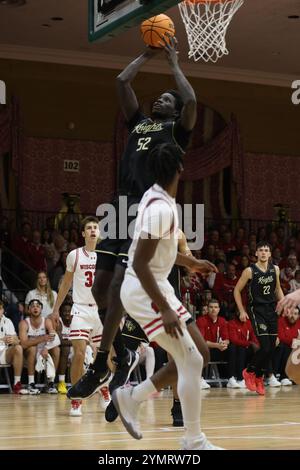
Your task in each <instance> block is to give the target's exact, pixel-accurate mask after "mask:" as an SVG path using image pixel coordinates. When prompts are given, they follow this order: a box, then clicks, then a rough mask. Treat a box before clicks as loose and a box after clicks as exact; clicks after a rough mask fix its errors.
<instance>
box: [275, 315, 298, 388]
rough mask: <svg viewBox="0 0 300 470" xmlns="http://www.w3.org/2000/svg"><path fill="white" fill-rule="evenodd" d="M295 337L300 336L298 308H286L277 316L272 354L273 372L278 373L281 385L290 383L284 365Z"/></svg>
mask: <svg viewBox="0 0 300 470" xmlns="http://www.w3.org/2000/svg"><path fill="white" fill-rule="evenodd" d="M295 338H300V319H299V309H298V308H294V309H287V312H286V314H283V315H281V316H280V317H279V320H278V337H277V346H276V349H275V354H274V361H273V362H274V372H275V374H279V375H280V377H279V380H280V381H281V385H292V382H291V381H290V380H289V379H288V378H287V375H286V373H285V366H286V363H287V360H288V358H289V355H290V353H291V351H292V343H293V340H294V339H295Z"/></svg>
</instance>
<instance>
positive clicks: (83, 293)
mask: <svg viewBox="0 0 300 470" xmlns="http://www.w3.org/2000/svg"><path fill="white" fill-rule="evenodd" d="M96 261H97V255H96V253H95V251H86V249H85V248H84V247H81V248H77V249H76V250H72V251H71V252H70V253H69V254H68V256H67V271H69V272H72V273H74V277H73V302H74V303H76V304H83V305H94V304H95V299H94V297H93V294H92V286H93V282H94V277H95V271H96Z"/></svg>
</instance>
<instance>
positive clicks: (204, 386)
mask: <svg viewBox="0 0 300 470" xmlns="http://www.w3.org/2000/svg"><path fill="white" fill-rule="evenodd" d="M208 388H210V385H209V384H208V383H207V382H206V380H204V378H203V377H201V390H206V389H208Z"/></svg>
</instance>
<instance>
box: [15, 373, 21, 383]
mask: <svg viewBox="0 0 300 470" xmlns="http://www.w3.org/2000/svg"><path fill="white" fill-rule="evenodd" d="M18 382H21V376H20V375H15V383H14V385H16V384H17V383H18Z"/></svg>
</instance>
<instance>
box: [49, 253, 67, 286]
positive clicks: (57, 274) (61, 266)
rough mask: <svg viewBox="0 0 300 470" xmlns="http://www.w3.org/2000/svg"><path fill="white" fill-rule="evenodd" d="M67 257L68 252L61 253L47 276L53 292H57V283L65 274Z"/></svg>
mask: <svg viewBox="0 0 300 470" xmlns="http://www.w3.org/2000/svg"><path fill="white" fill-rule="evenodd" d="M67 256H68V252H67V251H62V252H61V254H60V258H59V260H58V261H57V263H56V265H55V266H54V268H53V269H52V270H51V272H50V274H49V277H50V280H51V286H52V287H53V289H55V290H58V286H59V283H60V281H61V279H62V277H63V276H64V274H65V272H66V266H67Z"/></svg>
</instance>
